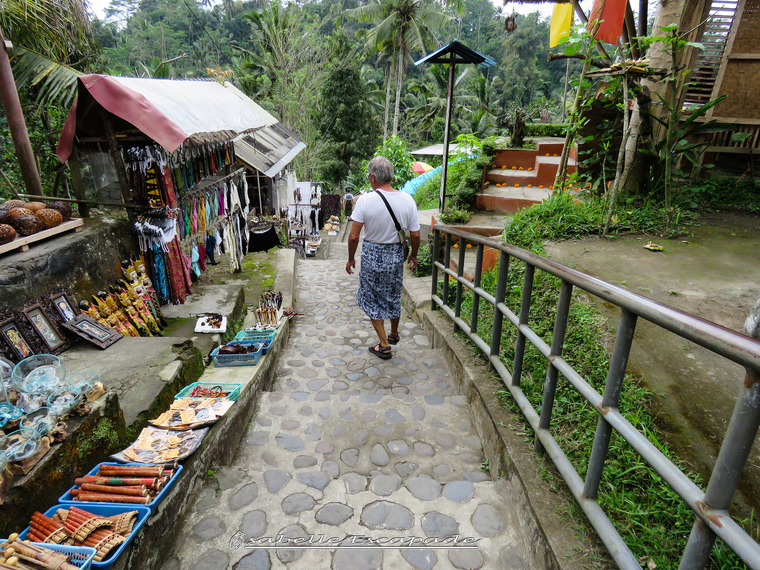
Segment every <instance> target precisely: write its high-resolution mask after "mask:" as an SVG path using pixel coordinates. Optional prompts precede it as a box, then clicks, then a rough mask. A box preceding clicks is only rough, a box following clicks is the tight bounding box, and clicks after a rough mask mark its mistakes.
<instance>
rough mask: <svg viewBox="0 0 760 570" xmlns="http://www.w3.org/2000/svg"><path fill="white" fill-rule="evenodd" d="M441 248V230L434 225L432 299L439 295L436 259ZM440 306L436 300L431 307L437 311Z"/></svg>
mask: <svg viewBox="0 0 760 570" xmlns="http://www.w3.org/2000/svg"><path fill="white" fill-rule="evenodd" d="M440 249H441V232H439V231H438V229H437V228H436V227H435V226H433V251H432V252H431V261H432V263H433V267H432V276H433V285H432V293H431V294H430V299H431V300H432V298H433V296H434V295H438V266H437V265H436V264H435V262H436V261H438V251H439V250H440ZM437 308H438V304H437V303H435V302H432V303H431V309H432V310H433V311H435V310H436V309H437Z"/></svg>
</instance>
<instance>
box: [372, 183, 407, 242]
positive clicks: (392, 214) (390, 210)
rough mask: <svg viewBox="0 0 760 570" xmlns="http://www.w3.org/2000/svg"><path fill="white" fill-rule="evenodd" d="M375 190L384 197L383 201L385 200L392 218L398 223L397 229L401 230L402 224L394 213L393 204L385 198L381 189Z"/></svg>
mask: <svg viewBox="0 0 760 570" xmlns="http://www.w3.org/2000/svg"><path fill="white" fill-rule="evenodd" d="M375 192H377V193H378V194H379V195H380V197H381V198H382V199H383V202H385V207H386V208H388V212H390V214H391V218H393V223H394V224H396V231H397V232H400V231H401V224H399V223H398V220H397V219H396V214H394V213H393V210H392V209H391V205H390V204H389V203H388V200H387V199H386V198H385V196H383V193H382V192H380V190H375Z"/></svg>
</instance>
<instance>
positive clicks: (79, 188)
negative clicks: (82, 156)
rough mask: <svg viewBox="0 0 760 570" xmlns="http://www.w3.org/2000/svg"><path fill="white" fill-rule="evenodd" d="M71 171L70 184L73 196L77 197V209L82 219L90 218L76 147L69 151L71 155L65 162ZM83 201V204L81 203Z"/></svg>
mask: <svg viewBox="0 0 760 570" xmlns="http://www.w3.org/2000/svg"><path fill="white" fill-rule="evenodd" d="M66 162H67V163H68V165H69V170H70V171H71V183H72V184H73V185H74V196H76V197H77V208H78V209H79V215H80V216H81V217H82V218H89V217H90V206H89V204H87V203H86V200H87V193H86V192H85V190H84V181H83V180H82V171H81V170H80V168H79V153H78V152H77V149H76V147H74V148H72V149H71V155H69V159H68V160H67V161H66ZM82 200H84V201H85V202H82Z"/></svg>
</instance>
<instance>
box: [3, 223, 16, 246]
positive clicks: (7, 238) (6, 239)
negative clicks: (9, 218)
mask: <svg viewBox="0 0 760 570" xmlns="http://www.w3.org/2000/svg"><path fill="white" fill-rule="evenodd" d="M14 239H16V230H14V229H13V228H12V227H11V226H9V225H7V224H0V245H5V244H6V243H10V242H12V241H13V240H14Z"/></svg>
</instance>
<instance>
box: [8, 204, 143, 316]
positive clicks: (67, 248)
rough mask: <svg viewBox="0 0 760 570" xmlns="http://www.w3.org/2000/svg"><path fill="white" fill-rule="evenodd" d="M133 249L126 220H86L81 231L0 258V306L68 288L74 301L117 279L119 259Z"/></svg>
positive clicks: (10, 304) (12, 305) (16, 303)
mask: <svg viewBox="0 0 760 570" xmlns="http://www.w3.org/2000/svg"><path fill="white" fill-rule="evenodd" d="M136 250H137V243H136V241H135V238H134V237H132V235H131V233H130V229H129V223H128V222H127V220H112V221H108V222H107V221H102V220H91V219H86V220H85V222H84V226H83V229H82V231H81V232H68V233H64V234H59V235H58V236H56V237H53V238H49V239H46V240H42V241H40V242H37V243H33V244H31V245H30V246H29V250H28V251H16V252H8V253H6V254H3V255H1V256H0V291H2V294H0V310H3V309H6V308H13V307H18V306H20V305H23V304H24V303H26V302H28V301H30V300H31V299H34V298H36V297H39V296H41V295H46V294H48V293H49V292H51V291H52V290H53V289H56V288H58V287H63V286H65V287H68V288H69V290H70V291H71V293H72V295H73V296H74V299H76V300H77V301H79V300H80V299H83V298H85V297H87V298H89V296H90V295H92V294H93V293H95V292H96V291H98V290H100V289H104V288H106V287H108V285H109V284H111V283H113V282H114V281H115V280H116V279H118V278H119V277H122V272H121V264H120V262H121V260H122V259H125V258H127V257H129V255H130V254H131V253H133V252H135V251H136Z"/></svg>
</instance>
